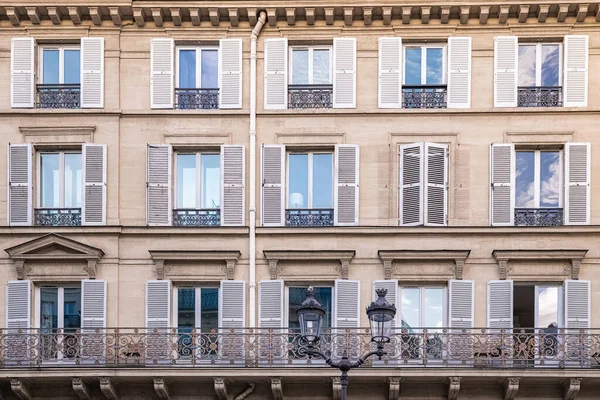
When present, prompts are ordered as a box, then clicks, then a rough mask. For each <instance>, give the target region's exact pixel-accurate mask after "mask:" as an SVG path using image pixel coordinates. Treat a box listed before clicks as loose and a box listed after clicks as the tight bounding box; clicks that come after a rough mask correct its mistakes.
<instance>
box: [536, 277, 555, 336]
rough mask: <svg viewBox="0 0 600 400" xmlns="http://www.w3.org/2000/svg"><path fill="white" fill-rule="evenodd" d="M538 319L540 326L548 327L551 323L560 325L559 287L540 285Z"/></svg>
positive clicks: (538, 289)
mask: <svg viewBox="0 0 600 400" xmlns="http://www.w3.org/2000/svg"><path fill="white" fill-rule="evenodd" d="M537 291H538V320H537V326H538V327H539V328H548V327H549V325H550V324H557V325H558V287H557V286H551V287H542V286H538V288H537Z"/></svg>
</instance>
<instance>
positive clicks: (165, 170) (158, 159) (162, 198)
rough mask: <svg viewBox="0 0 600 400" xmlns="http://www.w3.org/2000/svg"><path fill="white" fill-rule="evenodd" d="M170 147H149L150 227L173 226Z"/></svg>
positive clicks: (147, 184)
mask: <svg viewBox="0 0 600 400" xmlns="http://www.w3.org/2000/svg"><path fill="white" fill-rule="evenodd" d="M172 152H173V150H172V148H171V146H170V145H153V144H149V145H148V157H147V159H148V164H147V166H148V168H147V178H146V179H147V180H146V190H147V206H146V209H147V213H148V215H147V223H148V225H150V226H157V225H171V220H172V215H171V160H172V158H173V157H172Z"/></svg>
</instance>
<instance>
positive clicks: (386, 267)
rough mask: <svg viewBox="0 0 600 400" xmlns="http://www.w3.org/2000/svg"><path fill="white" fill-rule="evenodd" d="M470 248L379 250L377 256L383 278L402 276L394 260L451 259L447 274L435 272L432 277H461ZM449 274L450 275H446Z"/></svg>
mask: <svg viewBox="0 0 600 400" xmlns="http://www.w3.org/2000/svg"><path fill="white" fill-rule="evenodd" d="M470 252H471V251H470V250H379V252H378V254H379V258H380V259H381V261H382V262H383V273H384V277H385V279H392V277H393V276H394V275H398V276H399V277H402V276H403V274H404V273H403V271H402V269H401V268H398V267H396V266H394V262H395V261H396V262H398V261H400V262H410V261H412V262H423V261H436V262H440V261H451V263H450V264H449V265H448V274H439V273H438V274H437V275H436V276H434V277H433V278H436V277H437V278H439V279H447V278H449V277H452V278H454V279H462V276H463V271H464V268H465V260H466V259H467V257H469V254H470ZM448 275H450V276H448Z"/></svg>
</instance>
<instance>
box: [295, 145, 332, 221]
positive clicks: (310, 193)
mask: <svg viewBox="0 0 600 400" xmlns="http://www.w3.org/2000/svg"><path fill="white" fill-rule="evenodd" d="M292 154H307V155H308V171H307V173H308V199H307V202H306V203H307V207H302V208H292V207H290V206H289V205H290V155H292ZM314 154H331V207H330V208H332V209H333V208H335V199H334V195H335V173H336V172H335V151H333V150H332V151H328V150H305V151H303V150H295V151H294V150H292V151H286V156H285V187H286V191H285V192H286V193H285V208H284V209H285V210H289V209H297V210H322V209H328V208H314V207H313V183H314V179H313V156H314Z"/></svg>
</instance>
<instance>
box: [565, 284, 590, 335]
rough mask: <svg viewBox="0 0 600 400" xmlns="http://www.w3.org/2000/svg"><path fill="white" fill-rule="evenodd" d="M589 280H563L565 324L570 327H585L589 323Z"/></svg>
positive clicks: (587, 326) (588, 325)
mask: <svg viewBox="0 0 600 400" xmlns="http://www.w3.org/2000/svg"><path fill="white" fill-rule="evenodd" d="M590 284H591V283H590V281H579V280H577V281H576V280H566V281H565V325H566V327H567V328H571V329H586V328H589V327H590V326H591V324H590V299H591V290H590Z"/></svg>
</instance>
